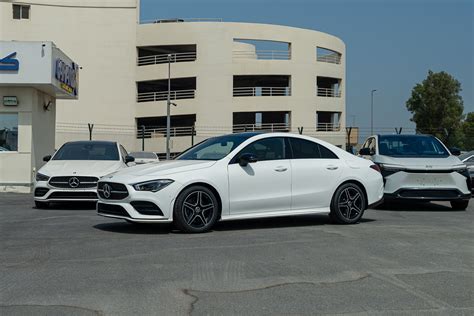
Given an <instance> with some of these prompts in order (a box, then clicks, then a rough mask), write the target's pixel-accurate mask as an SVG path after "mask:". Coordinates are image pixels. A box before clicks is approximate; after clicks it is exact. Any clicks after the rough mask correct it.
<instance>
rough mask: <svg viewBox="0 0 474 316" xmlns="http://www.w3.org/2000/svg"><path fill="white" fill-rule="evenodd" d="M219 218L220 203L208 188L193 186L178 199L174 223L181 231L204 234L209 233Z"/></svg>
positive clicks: (174, 212)
mask: <svg viewBox="0 0 474 316" xmlns="http://www.w3.org/2000/svg"><path fill="white" fill-rule="evenodd" d="M218 216H219V203H218V201H217V198H216V196H215V195H214V193H213V192H212V191H211V190H209V189H208V188H206V187H204V186H200V185H193V186H191V187H189V188H186V189H184V190H183V191H182V192H181V193H180V194H179V195H178V198H177V199H176V203H175V204H174V210H173V222H174V224H175V226H176V228H178V229H179V230H180V231H183V232H186V233H204V232H207V231H209V230H210V229H211V228H212V226H214V224H215V223H216V221H217V218H218Z"/></svg>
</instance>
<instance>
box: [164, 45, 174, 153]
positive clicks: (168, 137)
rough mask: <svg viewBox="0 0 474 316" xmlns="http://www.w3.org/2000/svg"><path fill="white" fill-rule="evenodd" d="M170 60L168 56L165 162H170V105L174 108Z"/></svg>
mask: <svg viewBox="0 0 474 316" xmlns="http://www.w3.org/2000/svg"><path fill="white" fill-rule="evenodd" d="M171 58H172V55H171V54H168V98H167V101H166V160H170V130H171V116H170V112H171V109H170V108H171V104H173V105H174V106H176V104H175V103H171Z"/></svg>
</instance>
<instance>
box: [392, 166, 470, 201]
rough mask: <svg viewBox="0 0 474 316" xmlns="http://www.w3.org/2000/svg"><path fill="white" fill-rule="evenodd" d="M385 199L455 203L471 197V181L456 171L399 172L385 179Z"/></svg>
mask: <svg viewBox="0 0 474 316" xmlns="http://www.w3.org/2000/svg"><path fill="white" fill-rule="evenodd" d="M384 182H385V189H384V198H385V199H403V200H424V201H453V200H466V199H469V198H470V197H471V184H470V179H469V178H468V177H466V176H465V175H464V174H461V173H458V172H456V171H452V172H450V171H445V172H436V171H432V172H423V171H418V170H412V171H399V172H396V173H393V174H391V175H388V176H385V177H384Z"/></svg>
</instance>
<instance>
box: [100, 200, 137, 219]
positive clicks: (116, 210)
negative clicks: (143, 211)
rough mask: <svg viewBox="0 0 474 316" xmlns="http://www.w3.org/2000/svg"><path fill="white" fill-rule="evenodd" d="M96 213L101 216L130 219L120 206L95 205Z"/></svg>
mask: <svg viewBox="0 0 474 316" xmlns="http://www.w3.org/2000/svg"><path fill="white" fill-rule="evenodd" d="M97 212H98V213H101V214H109V215H117V216H123V217H130V215H128V213H127V211H126V210H125V209H124V208H123V207H122V206H120V205H114V204H104V203H97Z"/></svg>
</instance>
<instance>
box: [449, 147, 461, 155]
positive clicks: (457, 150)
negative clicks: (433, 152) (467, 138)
mask: <svg viewBox="0 0 474 316" xmlns="http://www.w3.org/2000/svg"><path fill="white" fill-rule="evenodd" d="M449 151H450V152H451V154H452V155H454V156H459V155H460V154H461V150H460V149H459V148H456V147H452V148H449Z"/></svg>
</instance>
